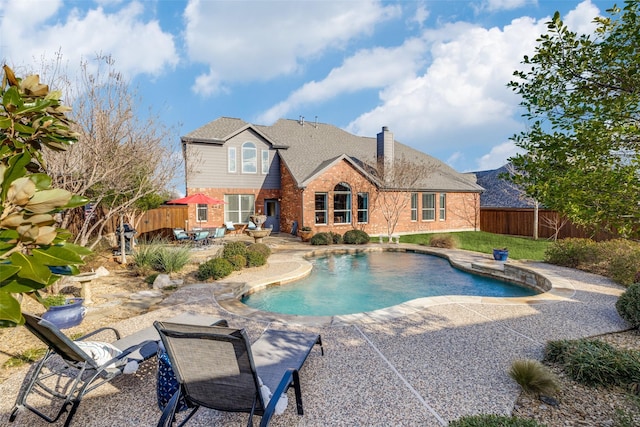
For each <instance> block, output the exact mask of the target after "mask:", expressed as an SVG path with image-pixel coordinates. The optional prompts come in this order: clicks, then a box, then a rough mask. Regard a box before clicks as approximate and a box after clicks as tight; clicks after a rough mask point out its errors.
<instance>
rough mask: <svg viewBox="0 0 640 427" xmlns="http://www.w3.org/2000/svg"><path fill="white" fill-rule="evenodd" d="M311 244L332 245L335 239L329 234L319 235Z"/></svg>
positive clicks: (314, 237) (313, 238)
mask: <svg viewBox="0 0 640 427" xmlns="http://www.w3.org/2000/svg"><path fill="white" fill-rule="evenodd" d="M309 243H311V244H312V245H330V244H332V243H333V238H332V237H331V234H329V233H317V234H314V235H313V237H312V238H311V240H310V241H309Z"/></svg>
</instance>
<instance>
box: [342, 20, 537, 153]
mask: <svg viewBox="0 0 640 427" xmlns="http://www.w3.org/2000/svg"><path fill="white" fill-rule="evenodd" d="M543 31H544V24H543V23H540V22H536V21H534V20H532V19H530V18H521V19H517V20H514V21H512V22H511V24H509V25H507V26H505V27H504V28H503V29H499V28H490V29H486V28H482V27H479V26H475V25H471V24H467V23H455V24H449V25H447V26H445V27H442V28H440V29H437V30H428V31H425V32H424V35H423V38H424V40H425V42H426V43H427V46H428V47H429V50H428V52H425V53H424V55H425V57H426V56H430V57H431V65H430V66H429V67H428V69H427V70H426V72H425V73H424V74H422V75H420V76H416V77H410V78H407V79H404V80H401V81H397V82H395V83H393V84H390V85H389V86H387V87H385V88H384V89H383V90H382V92H381V95H380V98H381V105H379V106H378V107H376V108H375V109H373V110H371V111H368V112H366V113H364V114H362V115H361V116H360V117H358V118H357V119H355V120H354V121H352V122H351V123H350V125H349V126H348V128H349V130H351V131H353V132H356V133H358V134H363V135H366V134H369V135H370V134H373V133H374V132H375V130H376V129H378V128H379V127H380V125H381V123H384V124H385V125H389V126H391V127H392V129H395V131H396V136H397V137H398V138H399V140H401V141H422V143H425V144H426V142H425V141H430V142H431V143H433V142H435V141H443V140H442V138H443V137H445V136H446V134H447V133H451V132H459V131H460V129H466V130H467V132H468V134H469V137H468V140H467V142H466V143H465V142H460V141H458V142H459V143H460V145H467V146H471V145H473V144H475V143H477V137H476V136H475V135H476V134H478V131H479V130H480V129H483V130H484V131H488V132H489V134H491V133H493V134H496V132H497V131H499V130H500V129H501V128H502V129H504V128H505V127H506V128H509V127H511V128H515V126H516V124H515V123H514V121H513V120H511V119H510V117H511V116H512V115H513V113H514V110H515V105H517V99H516V98H515V96H514V95H513V94H512V93H511V91H510V90H509V89H508V88H507V87H506V84H507V83H508V82H509V81H510V80H511V79H512V73H513V70H515V69H516V68H517V67H518V65H519V62H520V61H521V59H522V56H523V55H524V54H527V53H529V54H530V53H531V52H532V51H533V48H534V46H535V39H536V38H537V37H538V36H539V35H540V34H541V33H542V32H543ZM492 128H493V129H492ZM452 130H453V131H452ZM504 138H505V135H502V136H500V137H499V139H504ZM441 143H442V142H441ZM417 144H419V143H415V144H412V145H417Z"/></svg>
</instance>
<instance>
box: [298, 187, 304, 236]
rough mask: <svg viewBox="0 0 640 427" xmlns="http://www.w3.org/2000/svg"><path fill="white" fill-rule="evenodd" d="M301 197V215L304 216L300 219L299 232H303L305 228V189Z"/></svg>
mask: <svg viewBox="0 0 640 427" xmlns="http://www.w3.org/2000/svg"><path fill="white" fill-rule="evenodd" d="M300 195H301V197H302V200H301V202H302V205H301V206H300V214H301V215H302V217H301V218H300V224H298V230H302V227H304V188H303V189H302V192H301V193H300Z"/></svg>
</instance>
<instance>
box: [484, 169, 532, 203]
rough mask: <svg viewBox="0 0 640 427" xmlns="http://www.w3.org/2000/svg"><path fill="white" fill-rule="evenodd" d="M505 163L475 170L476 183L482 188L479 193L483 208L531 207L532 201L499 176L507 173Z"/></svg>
mask: <svg viewBox="0 0 640 427" xmlns="http://www.w3.org/2000/svg"><path fill="white" fill-rule="evenodd" d="M507 171H508V168H507V165H504V166H502V167H500V168H498V169H493V170H486V171H479V172H475V174H476V176H477V177H478V184H480V185H481V186H482V187H483V188H484V189H485V191H484V193H482V194H481V195H480V206H481V207H483V208H532V207H533V202H532V201H531V200H530V199H527V198H525V197H523V196H522V191H520V190H519V189H518V188H517V186H516V185H515V184H513V183H510V182H508V181H505V180H504V179H503V178H501V177H500V175H501V174H503V173H507Z"/></svg>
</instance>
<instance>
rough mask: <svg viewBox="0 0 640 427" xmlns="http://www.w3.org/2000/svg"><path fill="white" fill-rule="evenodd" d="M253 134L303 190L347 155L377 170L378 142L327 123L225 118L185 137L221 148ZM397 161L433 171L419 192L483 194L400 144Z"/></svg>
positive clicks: (467, 179)
mask: <svg viewBox="0 0 640 427" xmlns="http://www.w3.org/2000/svg"><path fill="white" fill-rule="evenodd" d="M249 127H250V128H252V129H253V130H255V131H256V132H258V133H260V134H261V135H263V136H264V137H265V138H266V140H267V141H268V142H269V143H271V144H272V145H274V147H275V148H285V147H286V149H284V150H279V152H278V153H279V155H280V157H281V159H282V160H283V161H284V163H285V164H286V165H287V167H288V168H289V170H290V171H291V173H292V175H293V177H294V179H295V180H296V182H297V183H298V184H299V185H302V184H303V183H304V182H305V181H306V180H308V179H309V178H310V177H312V176H313V175H314V174H316V173H318V172H319V171H320V170H321V169H322V167H323V166H327V165H329V164H331V162H332V161H333V160H335V159H336V158H338V157H340V156H341V155H346V156H349V157H350V158H351V159H352V160H353V162H354V163H355V164H375V158H376V147H377V143H376V137H362V136H357V135H353V134H350V133H349V132H346V131H344V130H342V129H340V128H338V127H336V126H333V125H329V124H325V123H313V122H305V123H304V124H302V123H301V122H300V121H298V120H289V119H280V120H278V121H277V122H276V123H274V124H273V125H272V126H263V125H250V124H248V123H246V122H244V121H243V120H240V119H232V118H228V117H222V118H219V119H217V120H214V121H213V122H210V123H208V124H207V125H205V126H202V127H200V128H198V129H196V130H195V131H193V132H191V133H189V134H187V135H185V136H184V137H183V138H182V139H183V141H185V140H187V141H189V140H196V139H197V140H199V141H201V142H207V141H211V142H220V141H222V140H224V139H225V138H229V137H231V136H233V135H235V134H237V133H238V132H240V131H242V130H244V129H246V128H249ZM394 151H395V157H396V159H406V160H407V161H416V162H418V163H423V164H425V165H427V167H426V168H425V175H424V177H423V178H422V179H420V180H419V182H418V183H417V185H416V190H430V191H460V192H468V191H471V192H480V191H482V190H483V189H482V187H481V186H479V185H478V184H476V182H475V176H474V175H470V174H462V173H459V172H457V171H455V170H454V169H453V168H451V167H450V166H448V165H446V164H445V163H443V162H442V161H440V160H437V159H436V158H434V157H432V156H429V155H427V154H425V153H423V152H421V151H418V150H415V149H413V148H411V147H409V146H407V145H404V144H401V143H399V142H397V141H396V142H395V149H394Z"/></svg>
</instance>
